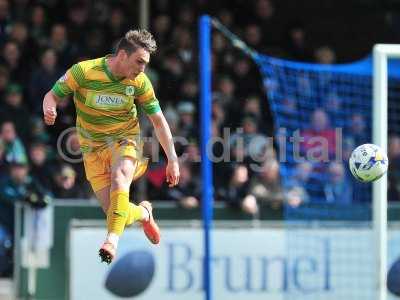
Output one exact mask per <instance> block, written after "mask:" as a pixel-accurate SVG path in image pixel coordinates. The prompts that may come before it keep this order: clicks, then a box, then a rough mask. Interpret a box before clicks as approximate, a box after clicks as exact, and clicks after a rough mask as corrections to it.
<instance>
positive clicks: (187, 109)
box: [177, 101, 198, 140]
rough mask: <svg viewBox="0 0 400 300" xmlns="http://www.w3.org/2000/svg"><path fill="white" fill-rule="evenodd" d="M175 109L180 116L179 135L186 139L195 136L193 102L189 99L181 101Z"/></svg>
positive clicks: (196, 134) (194, 109)
mask: <svg viewBox="0 0 400 300" xmlns="http://www.w3.org/2000/svg"><path fill="white" fill-rule="evenodd" d="M177 111H178V114H179V117H180V124H179V136H181V137H184V138H186V139H188V140H190V139H195V138H197V137H198V133H197V129H196V127H197V126H196V120H195V113H196V108H195V106H194V104H193V103H192V102H189V101H182V102H180V103H179V104H178V106H177Z"/></svg>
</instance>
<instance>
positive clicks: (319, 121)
mask: <svg viewBox="0 0 400 300" xmlns="http://www.w3.org/2000/svg"><path fill="white" fill-rule="evenodd" d="M300 138H301V140H300V142H301V143H300V147H301V151H302V154H303V155H305V156H306V157H305V158H306V159H308V160H311V161H313V162H314V163H321V162H327V161H329V159H330V158H333V157H334V156H335V153H336V152H335V151H336V133H335V130H333V129H332V128H331V126H330V121H329V117H328V115H327V114H326V112H325V111H324V110H323V109H320V108H318V109H316V110H315V111H314V112H313V113H312V115H311V124H310V127H309V128H308V129H306V130H304V131H302V133H301V137H300Z"/></svg>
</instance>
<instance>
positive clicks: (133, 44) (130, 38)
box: [115, 29, 157, 55]
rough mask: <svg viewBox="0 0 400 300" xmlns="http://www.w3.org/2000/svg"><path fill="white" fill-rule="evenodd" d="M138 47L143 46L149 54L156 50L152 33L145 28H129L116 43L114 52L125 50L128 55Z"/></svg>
mask: <svg viewBox="0 0 400 300" xmlns="http://www.w3.org/2000/svg"><path fill="white" fill-rule="evenodd" d="M139 48H144V49H145V50H147V51H148V52H149V53H150V54H151V53H153V52H155V51H156V50H157V43H156V41H155V40H154V37H153V35H152V34H151V33H150V32H148V31H147V30H146V29H139V30H129V31H128V32H127V33H126V34H125V36H124V37H123V38H121V39H120V40H119V42H118V43H117V46H116V47H115V53H118V52H119V51H120V50H125V51H126V52H127V53H128V55H130V54H132V53H133V52H135V51H136V50H137V49H139Z"/></svg>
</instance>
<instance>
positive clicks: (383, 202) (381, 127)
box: [372, 44, 400, 300]
mask: <svg viewBox="0 0 400 300" xmlns="http://www.w3.org/2000/svg"><path fill="white" fill-rule="evenodd" d="M390 58H400V45H391V44H376V45H375V46H374V50H373V106H372V107H373V108H372V109H373V113H372V117H373V118H372V123H373V125H372V142H373V143H374V144H377V145H379V146H381V147H382V149H383V150H384V151H385V152H387V143H388V136H387V135H388V60H389V59H390ZM389 164H390V161H389ZM387 187H388V184H387V175H385V176H383V177H382V178H381V179H380V180H378V181H376V182H374V183H373V188H372V189H373V192H372V199H373V206H372V210H373V212H372V215H373V228H374V240H375V241H374V242H375V245H376V246H375V251H376V253H375V258H376V265H377V266H376V270H377V293H378V295H377V297H376V299H377V300H387V287H386V276H387V256H388V253H387V251H388V249H387V243H388V237H387V223H388V222H387V207H388V205H387Z"/></svg>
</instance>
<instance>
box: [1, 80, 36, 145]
mask: <svg viewBox="0 0 400 300" xmlns="http://www.w3.org/2000/svg"><path fill="white" fill-rule="evenodd" d="M0 117H1V119H2V120H7V119H8V120H12V121H13V122H14V124H15V127H16V130H17V132H18V134H19V136H20V137H21V138H22V140H23V141H27V140H28V137H29V129H30V128H29V126H27V125H28V124H29V120H30V113H29V111H28V107H27V103H26V101H25V99H24V95H23V92H22V87H21V86H20V85H18V84H10V85H9V86H8V87H7V92H6V97H5V103H4V105H3V106H2V107H1V108H0Z"/></svg>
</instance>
